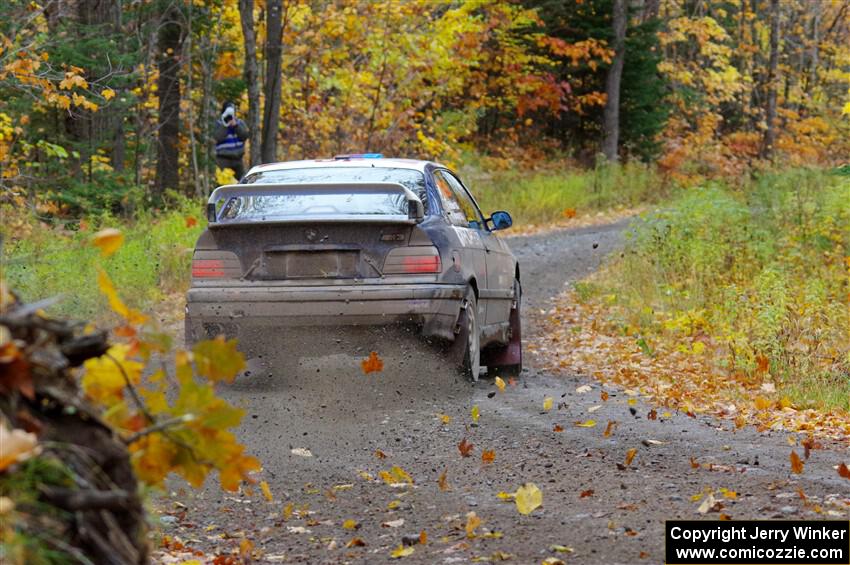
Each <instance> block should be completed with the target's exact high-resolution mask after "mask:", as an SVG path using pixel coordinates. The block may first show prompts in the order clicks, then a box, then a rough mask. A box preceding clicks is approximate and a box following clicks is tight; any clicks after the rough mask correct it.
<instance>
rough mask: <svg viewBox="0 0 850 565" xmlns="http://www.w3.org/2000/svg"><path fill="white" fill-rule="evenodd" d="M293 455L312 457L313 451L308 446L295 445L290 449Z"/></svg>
mask: <svg viewBox="0 0 850 565" xmlns="http://www.w3.org/2000/svg"><path fill="white" fill-rule="evenodd" d="M289 452H290V453H291V454H292V455H297V456H299V457H312V456H313V452H312V451H310V450H309V449H307V448H306V447H294V448H292V449H290V450H289Z"/></svg>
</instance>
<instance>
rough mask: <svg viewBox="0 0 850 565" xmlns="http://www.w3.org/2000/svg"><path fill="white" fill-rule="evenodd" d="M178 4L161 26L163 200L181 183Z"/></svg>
mask: <svg viewBox="0 0 850 565" xmlns="http://www.w3.org/2000/svg"><path fill="white" fill-rule="evenodd" d="M179 17H180V14H179V12H178V11H177V9H176V8H169V9H168V11H166V12H165V14H163V17H162V22H161V24H160V29H159V38H158V43H159V62H158V64H157V67H158V69H159V80H158V81H157V93H158V94H159V121H158V126H159V130H158V134H159V135H158V140H157V157H156V181H155V183H154V192H153V194H152V196H153V197H154V200H160V199H161V198H162V194H163V193H164V192H165V189H167V188H173V189H177V188H178V185H179V181H180V179H179V176H178V157H179V153H178V151H179V147H178V145H179V144H178V142H179V133H180V74H179V73H180V54H181V52H182V49H181V46H182V43H183V27H182V26H181V25H180V21H179Z"/></svg>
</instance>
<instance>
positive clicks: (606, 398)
mask: <svg viewBox="0 0 850 565" xmlns="http://www.w3.org/2000/svg"><path fill="white" fill-rule="evenodd" d="M599 398H601V399H602V401H603V402H605V401H606V400H608V393H607V392H605V391H604V390H603V391H602V392H600V393H599Z"/></svg>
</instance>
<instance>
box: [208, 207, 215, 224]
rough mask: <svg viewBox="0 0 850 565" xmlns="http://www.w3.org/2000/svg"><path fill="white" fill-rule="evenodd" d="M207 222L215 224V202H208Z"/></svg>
mask: <svg viewBox="0 0 850 565" xmlns="http://www.w3.org/2000/svg"><path fill="white" fill-rule="evenodd" d="M207 221H208V222H209V223H213V222H215V202H207Z"/></svg>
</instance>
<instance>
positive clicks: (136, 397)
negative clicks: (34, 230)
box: [104, 353, 156, 424]
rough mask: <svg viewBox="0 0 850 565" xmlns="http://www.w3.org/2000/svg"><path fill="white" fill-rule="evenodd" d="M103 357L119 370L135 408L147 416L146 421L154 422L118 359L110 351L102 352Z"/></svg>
mask: <svg viewBox="0 0 850 565" xmlns="http://www.w3.org/2000/svg"><path fill="white" fill-rule="evenodd" d="M104 357H106V358H108V359H109V360H111V361H112V362H113V363H115V366H116V367H118V370H119V371H120V372H121V376H122V377H124V384H125V386H126V387H127V389H128V390H129V391H130V396H132V397H133V403H134V404H135V405H136V408H138V409H139V411H140V412H141V413H142V414H143V415H144V416H145V418H147V420H148V422H150V423H151V424H156V419H155V418H154V417H153V415H152V414H151V413H150V412H148V407H147V406H145V403H144V402H143V401H142V397H141V396H139V391H137V390H136V387H135V385H133V382H132V381H131V380H130V376H129V375H127V371H125V370H124V366H123V365H121V363H120V362H119V361H118V359H116V358H115V357H113V356H112V355H111V354H110V353H104Z"/></svg>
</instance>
